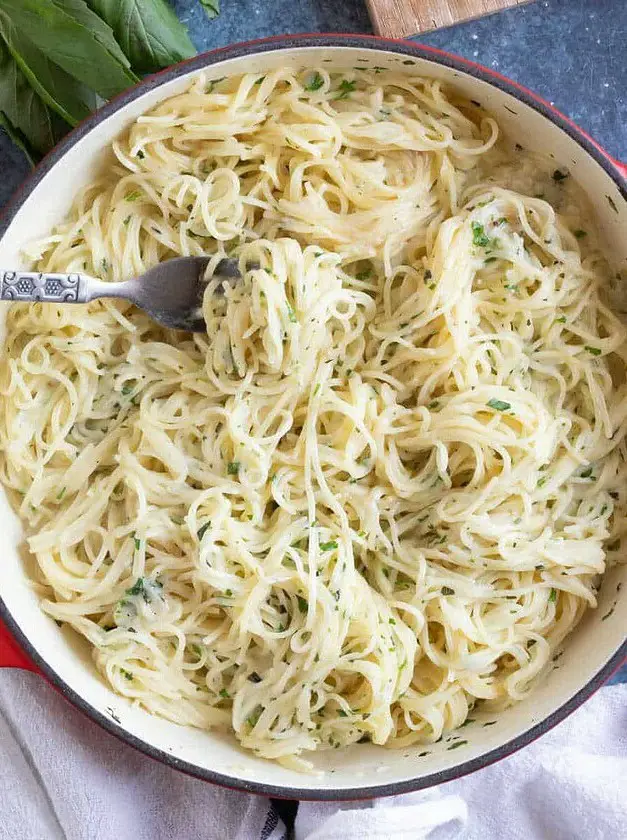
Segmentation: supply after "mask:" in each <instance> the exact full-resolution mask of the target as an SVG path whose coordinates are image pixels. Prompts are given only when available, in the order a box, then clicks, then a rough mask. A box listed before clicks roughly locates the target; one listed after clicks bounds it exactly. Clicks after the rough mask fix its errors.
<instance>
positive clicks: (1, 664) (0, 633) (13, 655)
mask: <svg viewBox="0 0 627 840" xmlns="http://www.w3.org/2000/svg"><path fill="white" fill-rule="evenodd" d="M0 668H22V670H24V671H33V672H34V673H36V674H40V673H41V671H40V670H39V668H37V667H36V666H35V665H34V664H33V663H32V662H31V661H30V659H29V658H28V657H27V656H26V654H25V653H24V651H23V650H22V649H21V647H19V645H18V644H17V642H16V641H15V639H14V638H13V636H12V635H11V634H10V633H9V631H8V630H7V628H6V627H5V625H4V624H3V623H2V621H0Z"/></svg>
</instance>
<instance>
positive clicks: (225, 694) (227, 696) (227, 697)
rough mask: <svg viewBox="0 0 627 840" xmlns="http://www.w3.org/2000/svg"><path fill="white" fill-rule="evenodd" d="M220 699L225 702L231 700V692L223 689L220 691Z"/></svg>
mask: <svg viewBox="0 0 627 840" xmlns="http://www.w3.org/2000/svg"><path fill="white" fill-rule="evenodd" d="M220 697H221V698H222V699H223V700H230V698H231V695H230V694H229V692H228V691H227V690H226V688H221V689H220Z"/></svg>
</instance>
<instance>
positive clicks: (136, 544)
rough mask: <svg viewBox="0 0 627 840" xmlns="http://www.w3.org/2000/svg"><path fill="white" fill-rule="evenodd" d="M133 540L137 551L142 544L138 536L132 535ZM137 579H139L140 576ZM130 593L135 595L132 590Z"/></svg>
mask: <svg viewBox="0 0 627 840" xmlns="http://www.w3.org/2000/svg"><path fill="white" fill-rule="evenodd" d="M133 542H134V543H135V549H136V550H137V551H139V549H140V548H141V544H142V543H141V540H140V539H139V537H136V536H133ZM139 580H141V578H140V579H139ZM131 594H132V595H135V594H137V593H135V592H133V593H131Z"/></svg>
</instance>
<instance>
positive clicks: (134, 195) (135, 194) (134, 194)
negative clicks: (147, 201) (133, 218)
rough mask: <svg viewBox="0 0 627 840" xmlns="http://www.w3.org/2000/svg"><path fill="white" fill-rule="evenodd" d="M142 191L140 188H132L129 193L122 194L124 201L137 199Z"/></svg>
mask: <svg viewBox="0 0 627 840" xmlns="http://www.w3.org/2000/svg"><path fill="white" fill-rule="evenodd" d="M141 194H142V191H141V190H133V191H132V192H130V193H126V195H125V196H124V200H125V201H137V199H138V198H141Z"/></svg>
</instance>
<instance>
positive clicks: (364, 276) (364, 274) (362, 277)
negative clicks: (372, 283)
mask: <svg viewBox="0 0 627 840" xmlns="http://www.w3.org/2000/svg"><path fill="white" fill-rule="evenodd" d="M371 274H372V269H370V268H366V269H364V270H363V271H358V272H357V274H356V275H355V277H356V279H357V280H367V279H368V278H369V277H370V275H371Z"/></svg>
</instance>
